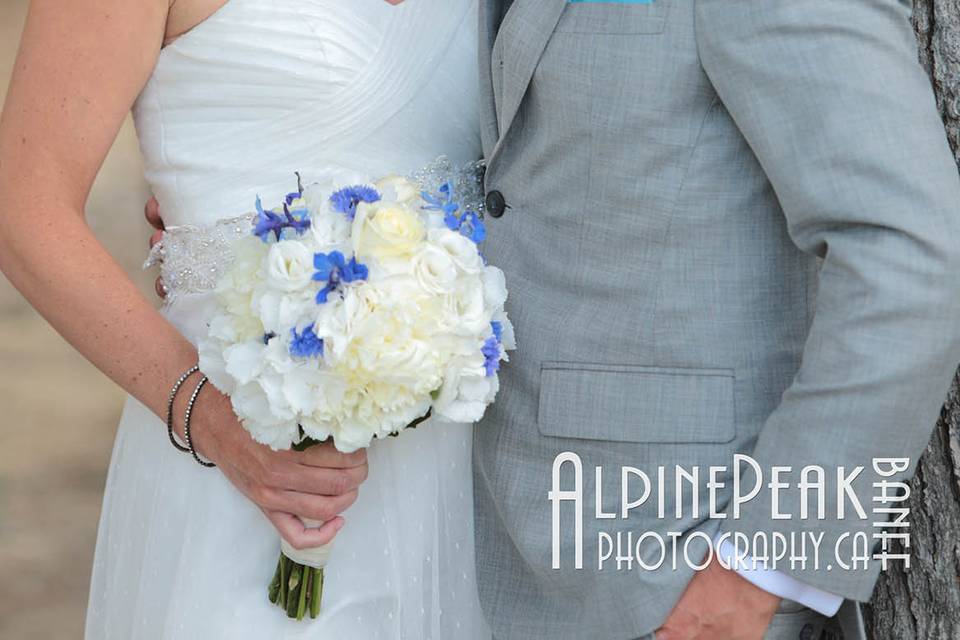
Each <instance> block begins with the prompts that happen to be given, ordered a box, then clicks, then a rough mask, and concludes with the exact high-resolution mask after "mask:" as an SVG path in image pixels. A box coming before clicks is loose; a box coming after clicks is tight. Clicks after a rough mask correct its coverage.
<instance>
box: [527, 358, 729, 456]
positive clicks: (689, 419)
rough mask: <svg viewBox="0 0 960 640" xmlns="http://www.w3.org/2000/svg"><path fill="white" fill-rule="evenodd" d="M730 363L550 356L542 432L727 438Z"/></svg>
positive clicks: (653, 439)
mask: <svg viewBox="0 0 960 640" xmlns="http://www.w3.org/2000/svg"><path fill="white" fill-rule="evenodd" d="M733 382H734V374H733V370H732V369H687V368H673V367H644V366H634V365H608V364H584V363H563V362H546V363H544V364H543V365H542V366H541V370H540V407H539V412H538V418H537V422H538V427H539V429H540V432H541V433H542V434H544V435H550V436H560V437H565V438H585V439H590V440H615V441H621V442H647V443H683V442H730V441H731V440H733V438H734V436H735V435H736V429H735V426H734V398H733V393H734V391H733Z"/></svg>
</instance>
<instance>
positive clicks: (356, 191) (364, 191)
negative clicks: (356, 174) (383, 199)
mask: <svg viewBox="0 0 960 640" xmlns="http://www.w3.org/2000/svg"><path fill="white" fill-rule="evenodd" d="M378 200H380V192H379V191H377V190H376V189H374V188H373V187H369V186H367V185H362V184H359V185H354V186H352V187H344V188H343V189H340V190H339V191H334V192H333V194H332V195H331V196H330V204H331V205H332V206H333V210H334V211H339V212H340V213H343V214H346V216H347V217H348V218H350V219H351V220H353V218H354V216H355V215H357V205H358V204H360V203H361V202H377V201H378Z"/></svg>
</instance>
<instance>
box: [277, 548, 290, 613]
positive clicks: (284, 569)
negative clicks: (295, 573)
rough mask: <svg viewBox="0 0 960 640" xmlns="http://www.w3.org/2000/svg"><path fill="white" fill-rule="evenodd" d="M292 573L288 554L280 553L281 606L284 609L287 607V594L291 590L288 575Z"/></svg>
mask: <svg viewBox="0 0 960 640" xmlns="http://www.w3.org/2000/svg"><path fill="white" fill-rule="evenodd" d="M289 574H290V571H289V566H288V561H287V556H285V555H283V554H282V553H281V554H280V602H279V604H280V606H281V607H283V608H284V609H286V608H287V594H288V591H289V586H288V583H287V576H288V575H289Z"/></svg>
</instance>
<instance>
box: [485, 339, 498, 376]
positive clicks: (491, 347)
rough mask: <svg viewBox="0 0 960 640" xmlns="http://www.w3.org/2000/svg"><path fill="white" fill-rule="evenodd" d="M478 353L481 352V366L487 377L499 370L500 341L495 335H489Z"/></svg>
mask: <svg viewBox="0 0 960 640" xmlns="http://www.w3.org/2000/svg"><path fill="white" fill-rule="evenodd" d="M480 353H482V354H483V368H484V371H485V372H486V374H487V377H488V378H489V377H491V376H492V375H494V374H495V373H496V372H497V371H499V370H500V342H499V341H498V340H497V338H496V337H495V336H490V337H489V338H487V341H486V342H484V343H483V347H482V348H481V349H480Z"/></svg>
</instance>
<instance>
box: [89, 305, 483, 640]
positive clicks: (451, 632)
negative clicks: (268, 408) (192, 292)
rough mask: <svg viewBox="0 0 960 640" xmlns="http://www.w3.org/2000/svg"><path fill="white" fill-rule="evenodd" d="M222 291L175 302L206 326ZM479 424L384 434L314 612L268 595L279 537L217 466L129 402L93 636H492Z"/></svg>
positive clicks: (99, 566)
mask: <svg viewBox="0 0 960 640" xmlns="http://www.w3.org/2000/svg"><path fill="white" fill-rule="evenodd" d="M211 304H212V297H211V296H210V295H199V296H187V297H183V298H180V299H179V300H178V301H177V302H176V303H175V304H174V305H173V306H171V307H169V308H168V309H167V310H166V314H167V315H168V317H170V319H171V320H172V321H173V322H174V323H175V324H177V325H178V326H180V328H181V330H183V331H184V333H185V335H187V336H188V337H190V336H196V335H197V332H198V331H199V330H200V328H201V327H202V325H203V318H204V316H205V314H204V313H203V312H202V310H201V308H203V307H209V306H210V305H211ZM471 429H472V426H469V425H453V424H442V423H437V422H427V423H425V424H423V425H421V426H419V427H418V428H417V429H414V430H410V431H407V432H404V433H403V434H401V435H400V436H399V437H396V438H387V439H384V440H380V441H375V442H374V443H373V445H372V447H371V448H370V450H369V466H370V475H369V477H368V479H367V480H366V482H365V483H364V484H363V486H362V487H361V489H360V495H359V497H358V499H357V501H356V503H354V505H352V506H351V507H350V508H349V509H348V510H347V511H346V512H345V513H344V518H345V520H346V524H345V526H344V528H343V529H341V531H340V532H339V534H338V536H337V539H336V541H335V546H334V549H333V553H332V558H331V561H330V564H329V565H328V567H327V571H326V579H325V584H324V594H323V607H322V611H321V614H320V617H319V618H317V619H316V620H309V619H305V620H302V621H296V620H289V619H288V618H287V617H286V615H285V614H284V612H283V611H281V610H280V609H279V608H278V607H276V606H275V605H273V604H271V603H270V602H269V601H268V600H267V586H268V583H269V581H270V579H271V577H272V576H273V572H274V569H275V568H276V562H277V554H278V552H279V537H278V534H277V533H276V531H275V530H274V529H273V528H272V526H271V525H270V524H269V522H268V521H267V520H266V518H265V517H264V516H263V515H262V514H261V513H260V511H259V510H258V509H257V507H256V506H255V505H254V504H253V503H251V502H249V501H248V500H247V499H246V498H245V497H244V496H243V495H242V494H241V493H240V492H239V491H238V490H237V489H235V488H234V487H233V485H231V484H230V482H229V481H228V480H227V479H226V478H225V477H224V476H223V475H221V474H220V472H219V471H217V470H216V469H206V468H202V467H200V466H199V465H197V464H196V462H194V461H193V460H192V459H191V458H190V457H189V456H187V455H184V454H182V453H180V452H178V451H176V450H175V449H174V448H173V447H172V446H170V443H169V441H168V440H167V435H166V431H165V426H164V424H163V422H162V421H161V420H159V419H158V418H157V417H155V416H154V415H153V414H152V413H151V412H150V411H149V410H147V409H146V408H145V407H144V406H142V405H141V404H140V403H138V402H137V401H135V400H133V399H128V401H127V403H126V406H125V408H124V412H123V416H122V418H121V421H120V426H119V429H118V432H117V439H116V443H115V445H114V451H113V458H112V461H111V466H110V471H109V476H108V480H107V486H106V494H105V497H104V503H103V511H102V515H101V520H100V531H99V537H98V540H97V549H96V557H95V561H94V567H93V578H92V582H91V591H90V603H89V608H88V614H87V623H86V637H87V638H88V640H101V639H104V640H105V639H113V638H116V639H118V640H131V639H164V640H173V639H181V638H183V639H194V638H197V639H200V638H202V639H203V640H217V639H221V638H222V639H224V640H226V639H230V640H244V639H251V640H261V639H264V640H265V639H270V640H281V639H285V638H304V639H306V638H309V639H311V640H327V639H329V640H352V639H356V640H375V639H383V640H397V639H410V640H426V639H429V638H433V639H435V640H446V639H450V638H457V639H468V640H469V639H471V638H477V639H489V638H490V632H489V631H488V629H487V626H486V623H485V622H484V618H483V614H482V613H481V610H480V604H479V600H478V597H477V588H476V577H475V572H474V553H473V508H472V504H473V494H472V474H471V460H470V457H471Z"/></svg>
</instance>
